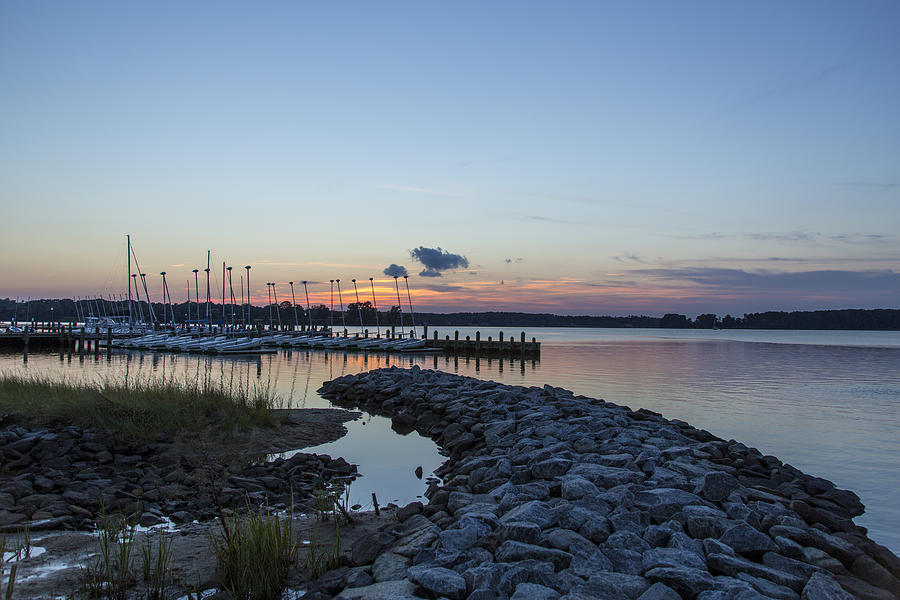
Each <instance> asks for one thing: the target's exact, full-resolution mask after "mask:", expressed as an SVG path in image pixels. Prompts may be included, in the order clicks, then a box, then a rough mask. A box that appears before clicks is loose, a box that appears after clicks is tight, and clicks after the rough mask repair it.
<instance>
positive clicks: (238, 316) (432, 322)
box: [0, 298, 900, 331]
mask: <svg viewBox="0 0 900 600" xmlns="http://www.w3.org/2000/svg"><path fill="white" fill-rule="evenodd" d="M246 306H247V305H246V304H245V305H240V304H237V305H231V304H226V305H225V322H226V323H231V320H232V311H233V312H234V321H235V322H236V323H242V322H243V319H244V317H245V313H246ZM295 309H296V317H295ZM209 310H210V314H209V320H210V321H211V322H212V323H219V322H221V320H222V305H221V304H215V303H210V308H209ZM132 311H133V312H134V315H135V317H136V318H137V317H139V316H140V315H143V318H144V320H146V321H149V320H150V310H149V307H148V305H147V303H146V302H140V303H137V302H134V303H132ZM153 311H154V313H155V315H156V319H157V321H169V320H171V318H172V317H171V314H172V312H174V314H175V321H176V322H178V323H183V322H185V321H186V320H191V321H196V320H198V318H199V320H200V321H206V318H207V315H206V304H205V303H201V304H200V305H199V315H198V305H197V303H196V302H191V303H187V302H182V303H181V304H175V305H174V306H171V307H170V306H168V305H166V306H165V307H164V306H163V304H161V303H156V302H154V303H153ZM401 312H402V319H403V325H404V326H406V327H409V326H410V325H411V322H410V319H409V315H408V314H406V311H401V309H400V307H398V306H391V307H390V309H389V310H379V311H378V312H377V322H378V323H379V324H380V325H383V326H388V327H390V326H391V325H400V318H401ZM127 314H128V303H127V302H118V301H110V300H101V299H92V300H79V301H78V306H77V308H76V305H75V302H74V301H73V300H71V299H45V300H29V301H27V302H16V301H14V300H12V299H10V298H5V299H0V321H12V320H13V319H17V320H18V321H19V322H22V323H24V322H26V321H32V320H34V321H60V322H63V323H68V322H75V321H80V320H83V318H84V316H85V315H88V316H105V315H127ZM414 316H415V321H416V324H417V325H429V326H432V327H439V326H440V327H446V326H448V325H455V326H460V327H610V328H617V327H643V328H654V327H664V328H674V329H713V328H720V329H826V330H837V329H847V330H854V329H855V330H884V331H888V330H890V331H900V310H896V309H873V310H861V309H848V310H816V311H793V312H785V311H768V312H762V313H747V314H744V316H743V317H734V316H732V315H725V316H724V317H719V316H718V315H716V314H712V313H705V314H701V315H697V316H696V317H695V318H693V319H691V318H690V317H688V316H686V315H682V314H678V313H668V314H666V315H664V316H663V317H662V318H660V317H648V316H643V315H641V316H629V317H610V316H601V317H595V316H589V315H581V316H569V315H554V314H550V313H524V312H502V311H490V312H456V313H415V315H414ZM279 317H280V319H281V323H282V324H284V325H293V324H294V322H295V318H296V320H297V322H298V323H299V324H301V325H308V324H309V323H310V321H312V324H313V325H315V326H317V327H321V326H323V325H331V324H332V323H333V324H334V326H335V327H338V328H339V327H343V326H345V325H346V326H347V327H359V326H360V322H361V323H362V326H363V327H374V326H375V323H376V311H375V309H374V307H373V306H372V304H371V302H368V301H366V302H361V303H360V304H359V306H358V307H357V305H356V303H352V304H350V305H348V306H347V307H346V308H345V309H344V311H343V312H341V311H338V310H335V311H334V312H332V311H331V310H329V307H327V306H325V305H324V304H318V305H314V306H312V307H310V310H309V311H308V312H307V311H306V309H305V308H304V307H301V306H297V307H294V306H292V305H291V303H290V302H287V301H285V302H281V303H280V304H278V305H274V304H273V305H267V306H253V307H252V308H251V311H250V320H251V322H252V323H254V324H265V325H268V324H269V322H270V321H271V322H272V323H274V324H278V321H279Z"/></svg>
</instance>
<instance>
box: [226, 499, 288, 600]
mask: <svg viewBox="0 0 900 600" xmlns="http://www.w3.org/2000/svg"><path fill="white" fill-rule="evenodd" d="M220 518H221V520H222V528H223V530H224V533H225V535H224V537H223V538H218V537H216V538H213V550H214V552H215V554H216V559H217V572H218V576H219V580H220V582H221V585H222V587H223V588H224V589H226V590H227V591H228V592H229V593H230V594H231V595H232V596H233V597H234V598H235V599H236V600H275V599H278V598H280V597H281V593H282V591H283V590H284V583H285V579H286V578H287V574H288V569H289V568H290V566H291V564H293V562H294V560H295V559H296V557H297V551H298V544H297V540H296V537H295V534H294V514H293V509H292V510H290V511H289V512H288V514H287V516H285V517H281V516H279V515H277V514H275V513H273V512H271V511H270V510H268V509H266V508H259V509H257V510H251V511H248V513H247V514H246V515H245V516H243V517H225V516H221V517H220Z"/></svg>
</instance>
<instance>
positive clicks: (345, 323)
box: [335, 279, 347, 331]
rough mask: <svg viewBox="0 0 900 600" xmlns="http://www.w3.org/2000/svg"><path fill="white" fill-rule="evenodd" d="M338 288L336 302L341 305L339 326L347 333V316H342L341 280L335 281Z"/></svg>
mask: <svg viewBox="0 0 900 600" xmlns="http://www.w3.org/2000/svg"><path fill="white" fill-rule="evenodd" d="M335 281H336V282H337V287H338V301H340V303H341V325H343V327H344V331H347V316H346V315H345V314H344V298H343V296H341V280H340V279H335Z"/></svg>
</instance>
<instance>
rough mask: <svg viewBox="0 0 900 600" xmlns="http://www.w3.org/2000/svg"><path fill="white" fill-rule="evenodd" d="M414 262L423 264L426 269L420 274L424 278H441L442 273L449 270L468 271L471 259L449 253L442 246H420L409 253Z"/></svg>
mask: <svg viewBox="0 0 900 600" xmlns="http://www.w3.org/2000/svg"><path fill="white" fill-rule="evenodd" d="M409 255H410V256H411V257H412V259H413V260H415V261H416V262H419V263H421V264H422V266H424V267H425V269H423V270H422V272H421V273H419V275H420V276H422V277H440V276H441V271H447V270H449V269H468V268H469V259H467V258H466V257H465V256H463V255H461V254H454V253H452V252H447V251H446V250H444V249H442V248H441V247H440V246H438V247H437V248H426V247H425V246H419V247H418V248H414V249H412V250H410V251H409Z"/></svg>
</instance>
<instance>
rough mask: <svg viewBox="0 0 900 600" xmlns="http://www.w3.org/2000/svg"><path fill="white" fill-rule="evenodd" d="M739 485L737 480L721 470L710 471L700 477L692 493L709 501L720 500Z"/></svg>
mask: <svg viewBox="0 0 900 600" xmlns="http://www.w3.org/2000/svg"><path fill="white" fill-rule="evenodd" d="M739 486H740V483H738V480H737V479H735V478H734V477H732V476H731V475H729V474H728V473H724V472H722V471H710V472H709V473H707V474H706V475H704V476H703V477H701V478H700V481H698V482H697V486H696V487H695V488H694V493H695V494H697V495H698V496H700V497H701V498H705V499H706V500H709V501H711V502H721V501H722V500H725V499H726V498H728V496H729V494H731V492H733V491H734V490H736V489H737V488H738V487H739Z"/></svg>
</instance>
